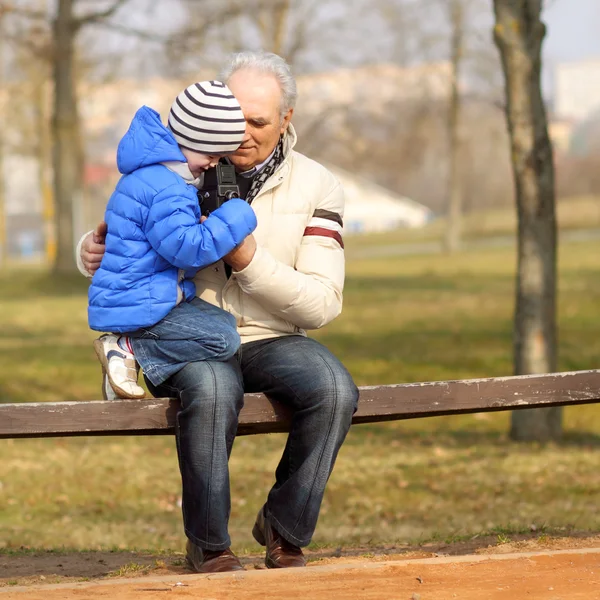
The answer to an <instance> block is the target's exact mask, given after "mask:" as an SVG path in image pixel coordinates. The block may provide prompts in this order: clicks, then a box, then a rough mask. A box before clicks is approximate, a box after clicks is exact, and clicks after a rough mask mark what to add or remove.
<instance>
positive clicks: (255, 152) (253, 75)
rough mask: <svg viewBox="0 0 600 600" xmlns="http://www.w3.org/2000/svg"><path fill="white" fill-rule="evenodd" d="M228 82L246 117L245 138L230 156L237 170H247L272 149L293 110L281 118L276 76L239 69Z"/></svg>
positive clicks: (285, 127)
mask: <svg viewBox="0 0 600 600" xmlns="http://www.w3.org/2000/svg"><path fill="white" fill-rule="evenodd" d="M227 85H228V86H229V89H230V90H231V91H232V92H233V95H234V96H235V97H236V98H237V100H238V102H239V103H240V106H241V107H242V111H243V113H244V117H245V118H246V135H245V136H244V141H243V142H242V145H241V146H240V147H239V148H238V149H237V150H236V151H235V152H234V153H233V154H231V155H230V159H231V162H232V163H233V164H234V166H235V167H236V168H237V170H238V171H248V170H249V169H251V168H252V167H254V166H256V165H259V164H260V163H262V162H264V161H265V160H266V159H267V158H268V157H269V155H270V154H271V152H273V150H274V149H275V146H277V142H278V141H279V136H280V135H281V134H282V133H283V132H284V131H285V130H286V129H287V126H288V124H289V122H290V119H291V118H292V113H293V109H290V110H289V111H288V113H287V114H286V115H285V117H284V118H283V119H282V118H281V116H280V114H279V108H280V103H281V89H280V87H279V83H278V82H277V80H276V79H275V77H274V76H273V75H270V74H267V73H260V72H258V71H254V70H251V69H240V70H239V71H236V72H235V73H234V74H233V75H232V76H231V77H230V78H229V81H228V82H227Z"/></svg>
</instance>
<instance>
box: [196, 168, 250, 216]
mask: <svg viewBox="0 0 600 600" xmlns="http://www.w3.org/2000/svg"><path fill="white" fill-rule="evenodd" d="M239 197H240V188H239V186H238V185H237V182H236V178H235V167H234V166H233V165H228V164H223V163H219V164H218V165H217V166H216V167H215V168H214V169H209V170H208V171H206V172H205V173H204V185H203V186H202V189H201V190H200V191H199V192H198V201H199V203H200V210H201V212H202V214H203V215H204V216H205V217H208V215H209V214H210V213H211V212H213V211H214V210H216V209H217V208H219V206H221V205H222V204H223V203H224V202H227V200H231V199H232V198H239Z"/></svg>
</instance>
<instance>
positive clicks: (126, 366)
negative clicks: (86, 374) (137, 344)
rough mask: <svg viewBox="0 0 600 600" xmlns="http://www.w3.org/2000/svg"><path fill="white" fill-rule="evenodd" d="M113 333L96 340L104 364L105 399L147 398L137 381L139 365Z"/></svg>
mask: <svg viewBox="0 0 600 600" xmlns="http://www.w3.org/2000/svg"><path fill="white" fill-rule="evenodd" d="M117 339H118V337H117V336H116V335H114V334H112V333H106V334H104V335H101V336H100V337H99V338H98V339H97V340H94V350H95V351H96V354H97V355H98V360H99V361H100V363H101V364H102V396H103V397H104V399H105V400H115V399H116V398H131V399H136V400H137V399H139V398H145V396H146V392H145V391H144V388H143V387H141V386H139V385H138V383H137V380H138V372H139V366H138V364H137V362H136V360H135V357H134V356H133V354H131V353H130V352H126V351H125V350H123V349H122V348H121V347H120V346H119V344H118V343H117Z"/></svg>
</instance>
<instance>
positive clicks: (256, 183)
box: [245, 138, 284, 204]
mask: <svg viewBox="0 0 600 600" xmlns="http://www.w3.org/2000/svg"><path fill="white" fill-rule="evenodd" d="M283 159H284V156H283V138H280V139H279V143H278V144H277V148H275V152H273V156H271V158H270V159H269V162H268V163H267V164H266V165H265V166H264V167H263V168H262V169H261V170H260V171H258V172H255V173H252V172H250V173H249V174H245V177H252V184H251V185H250V189H249V190H248V193H247V194H246V202H247V203H248V204H252V201H253V200H254V198H256V196H257V195H258V193H259V192H260V190H262V188H263V185H264V184H265V183H266V182H267V179H269V177H271V175H273V173H275V171H276V170H277V169H278V168H279V165H281V163H282V162H283Z"/></svg>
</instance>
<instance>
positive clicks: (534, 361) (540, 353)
mask: <svg viewBox="0 0 600 600" xmlns="http://www.w3.org/2000/svg"><path fill="white" fill-rule="evenodd" d="M541 10H542V0H494V11H495V16H496V25H495V28H494V38H495V42H496V45H497V46H498V49H499V50H500V55H501V58H502V66H503V70H504V76H505V82H506V87H505V89H506V119H507V124H508V130H509V134H510V141H511V154H512V166H513V173H514V179H515V191H516V201H517V211H518V221H519V227H518V266H517V281H516V307H515V320H514V352H515V356H514V370H515V374H516V375H522V374H528V373H544V372H553V371H556V214H555V196H554V166H553V160H552V146H551V143H550V138H549V136H548V128H547V119H546V110H545V106H544V102H543V99H542V93H541V85H540V70H541V47H542V41H543V39H544V35H545V26H544V24H543V23H542V22H541V20H540V14H541ZM561 416H562V415H561V409H560V408H546V409H536V410H527V411H517V412H514V413H513V414H512V427H511V432H510V435H511V438H512V439H515V440H537V441H546V440H552V439H557V438H559V437H560V435H561Z"/></svg>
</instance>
